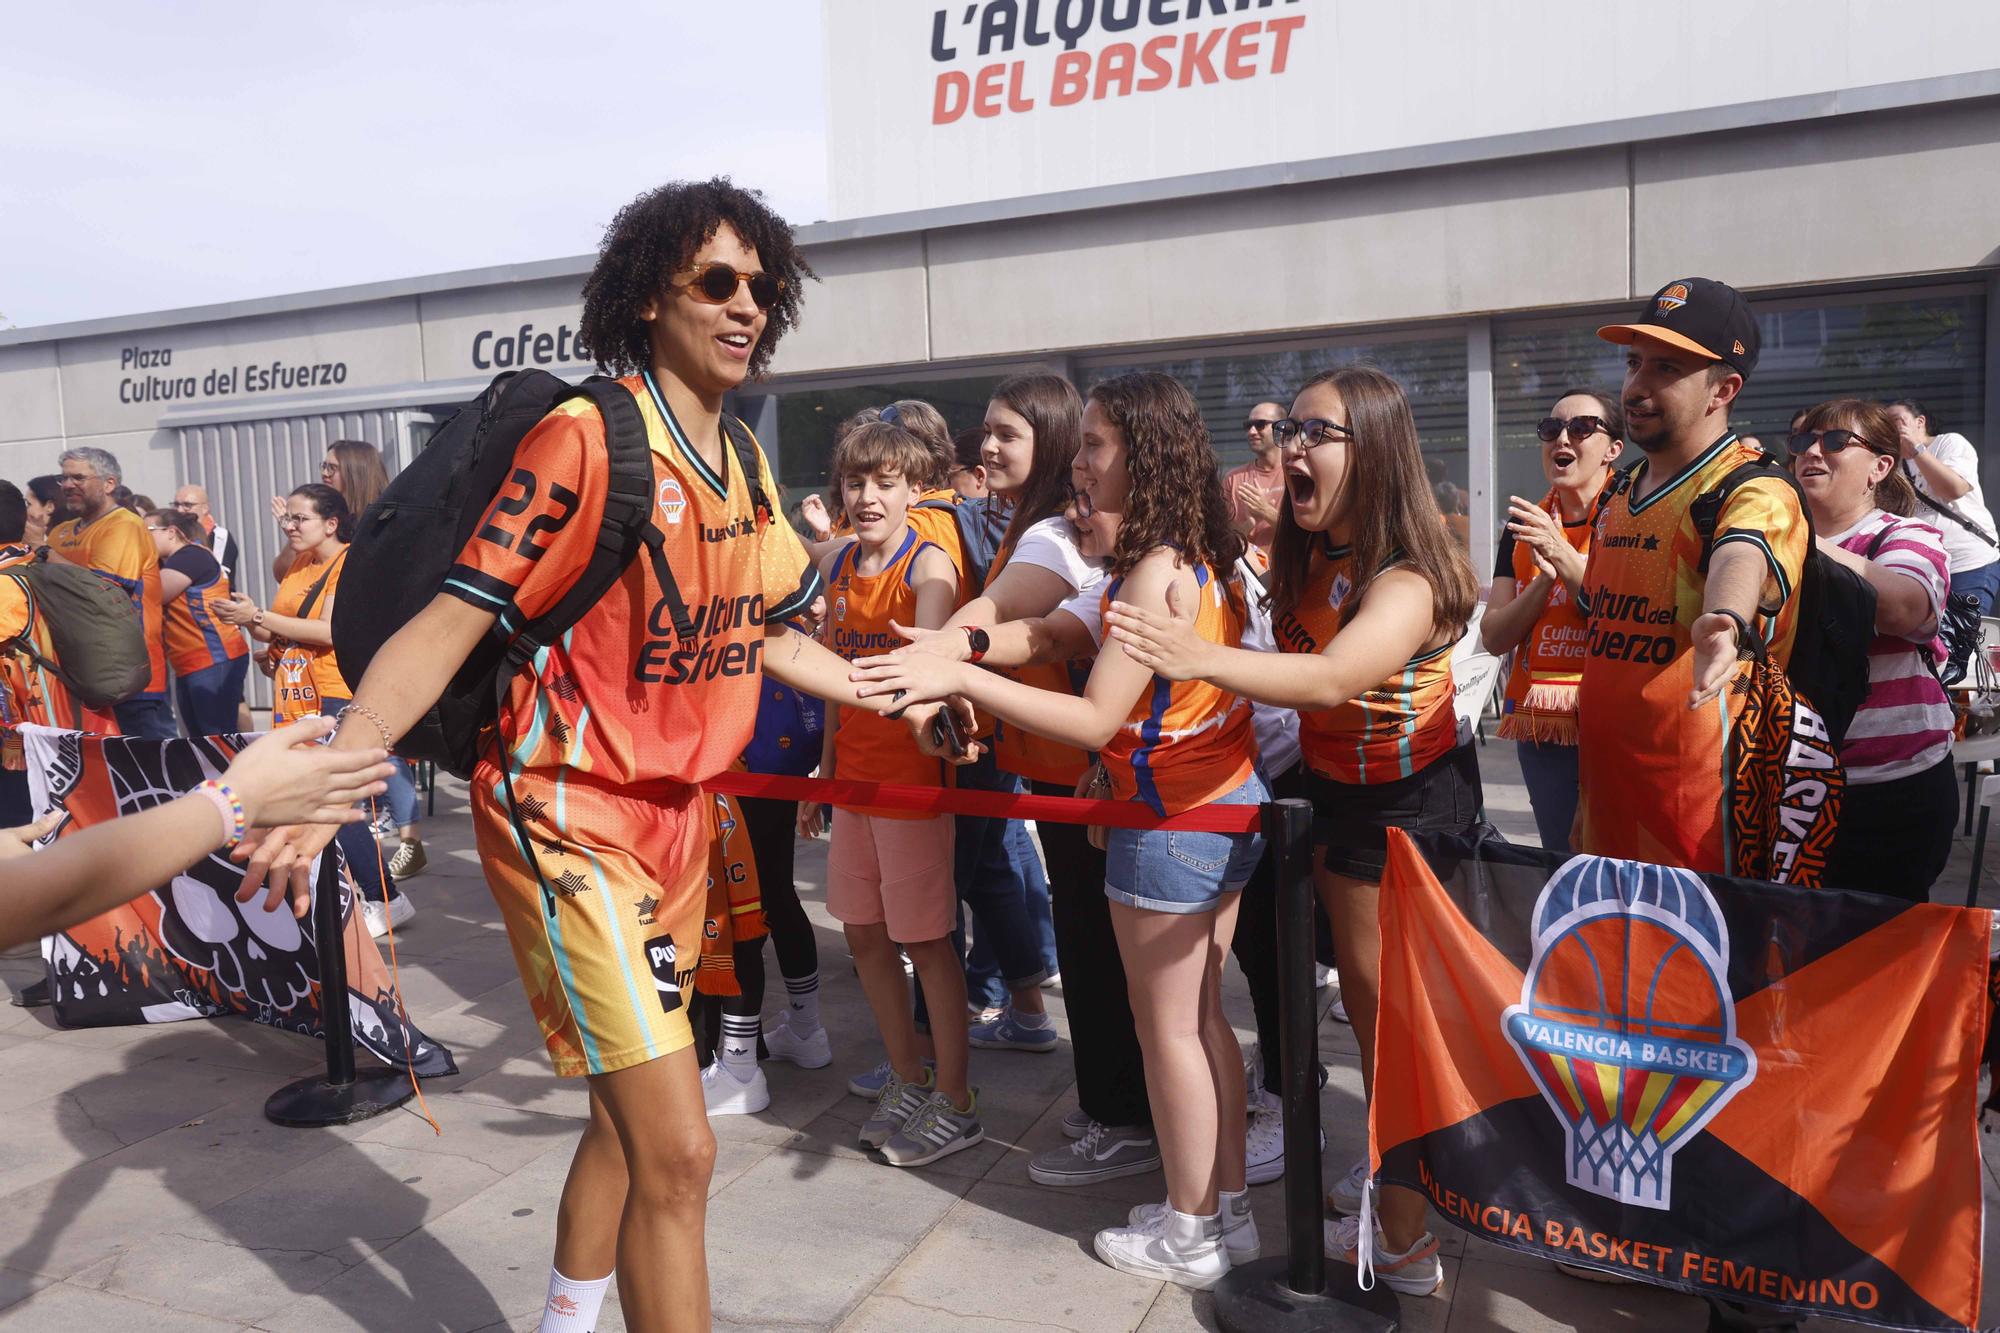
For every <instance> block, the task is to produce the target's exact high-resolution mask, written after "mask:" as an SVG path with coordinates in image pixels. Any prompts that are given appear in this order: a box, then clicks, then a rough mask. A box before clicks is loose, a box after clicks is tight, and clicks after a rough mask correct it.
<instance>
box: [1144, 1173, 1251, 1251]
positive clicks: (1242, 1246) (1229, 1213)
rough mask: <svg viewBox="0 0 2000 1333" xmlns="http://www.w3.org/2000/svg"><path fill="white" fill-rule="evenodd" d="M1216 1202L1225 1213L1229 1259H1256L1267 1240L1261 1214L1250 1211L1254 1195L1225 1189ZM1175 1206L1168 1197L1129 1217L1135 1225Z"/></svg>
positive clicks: (1222, 1212) (1149, 1220)
mask: <svg viewBox="0 0 2000 1333" xmlns="http://www.w3.org/2000/svg"><path fill="white" fill-rule="evenodd" d="M1215 1203H1216V1210H1217V1211H1218V1212H1220V1213H1221V1214H1222V1247H1223V1248H1224V1249H1226V1250H1228V1251H1229V1262H1230V1263H1231V1264H1247V1263H1254V1262H1255V1261H1256V1260H1257V1258H1258V1257H1259V1256H1261V1255H1262V1254H1263V1253H1264V1242H1263V1240H1262V1239H1260V1238H1259V1237H1258V1235H1257V1217H1256V1215H1255V1214H1254V1213H1252V1212H1251V1211H1250V1196H1249V1195H1248V1194H1247V1193H1245V1192H1244V1191H1242V1190H1238V1191H1236V1193H1234V1194H1231V1193H1229V1192H1228V1191H1227V1190H1224V1191H1223V1192H1222V1193H1220V1194H1218V1195H1216V1196H1215ZM1172 1206H1173V1205H1172V1204H1169V1203H1166V1202H1164V1201H1162V1202H1160V1203H1142V1204H1140V1205H1139V1206H1138V1207H1136V1208H1134V1209H1133V1210H1132V1212H1131V1214H1130V1216H1128V1217H1127V1218H1126V1219H1125V1220H1126V1221H1127V1222H1128V1223H1130V1224H1131V1225H1132V1226H1135V1227H1138V1226H1145V1225H1146V1224H1147V1223H1149V1222H1152V1221H1154V1220H1156V1219H1158V1218H1159V1217H1161V1216H1162V1215H1163V1214H1165V1213H1166V1211H1167V1210H1168V1209H1169V1208H1171V1207H1172Z"/></svg>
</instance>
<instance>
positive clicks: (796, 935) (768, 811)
mask: <svg viewBox="0 0 2000 1333" xmlns="http://www.w3.org/2000/svg"><path fill="white" fill-rule="evenodd" d="M737 804H738V805H740V806H741V807H742V808H743V822H744V823H745V824H747V825H749V827H750V854H751V856H752V857H753V858H754V859H755V860H756V862H757V887H758V890H759V892H761V893H762V895H763V898H764V919H765V920H766V921H767V922H768V923H769V924H770V927H771V947H772V948H773V949H774V950H775V951H776V952H777V955H778V973H779V975H780V976H787V977H807V976H811V975H812V974H813V973H814V972H817V971H818V970H819V941H818V940H817V939H816V938H814V936H813V926H812V922H811V920H809V919H808V918H807V916H806V909H805V908H804V907H803V906H802V905H801V904H800V903H799V886H798V883H797V882H796V880H794V878H793V875H794V870H793V866H794V864H795V857H796V853H797V851H798V844H797V843H796V842H795V841H794V839H796V838H797V836H798V822H799V803H798V802H797V801H773V800H769V799H766V798H764V797H761V796H745V797H742V798H740V799H739V800H738V801H737ZM735 957H736V983H737V985H739V986H740V987H742V991H743V993H742V994H740V995H732V996H730V997H729V998H728V999H726V1000H724V1001H723V1003H722V1011H723V1012H724V1013H730V1014H759V1013H762V1012H763V1011H764V941H762V940H750V941H747V942H745V941H739V942H738V943H737V945H736V954H735Z"/></svg>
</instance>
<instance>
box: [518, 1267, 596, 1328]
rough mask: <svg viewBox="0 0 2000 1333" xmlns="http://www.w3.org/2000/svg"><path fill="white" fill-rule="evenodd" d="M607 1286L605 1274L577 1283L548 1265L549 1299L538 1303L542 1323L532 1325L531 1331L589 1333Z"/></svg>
mask: <svg viewBox="0 0 2000 1333" xmlns="http://www.w3.org/2000/svg"><path fill="white" fill-rule="evenodd" d="M610 1286H611V1275H610V1274H609V1273H607V1274H605V1275H604V1276H603V1277H601V1278H598V1279H597V1280H596V1281H594V1282H578V1281H577V1280H576V1279H575V1278H568V1277H564V1276H563V1275H562V1274H561V1273H559V1272H557V1271H556V1270H555V1269H553V1268H551V1269H550V1270H549V1298H548V1300H547V1301H546V1302H544V1303H543V1305H542V1322H541V1323H539V1324H537V1325H535V1333H591V1330H592V1329H594V1328H596V1327H597V1312H598V1311H599V1310H602V1309H603V1308H604V1293H605V1291H606V1290H608V1289H609V1288H610Z"/></svg>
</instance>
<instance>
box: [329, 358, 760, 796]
mask: <svg viewBox="0 0 2000 1333" xmlns="http://www.w3.org/2000/svg"><path fill="white" fill-rule="evenodd" d="M572 398H587V399H589V400H590V402H591V403H592V404H593V405H595V406H596V408H597V411H598V413H599V415H601V416H602V417H603V418H604V442H605V448H606V449H607V451H608V452H609V455H610V478H609V482H608V487H607V494H606V496H605V500H604V524H603V528H602V530H601V531H600V532H599V534H598V538H597V546H596V548H595V549H594V550H593V551H592V552H591V557H590V563H589V564H588V565H587V566H586V567H585V568H584V571H583V572H582V573H581V574H579V575H578V576H577V580H576V582H575V584H574V585H572V586H571V588H570V590H569V591H568V592H567V593H565V594H564V595H563V597H562V598H561V600H559V601H558V602H557V603H556V604H555V605H554V606H553V607H551V608H550V609H549V610H548V612H547V613H546V614H544V615H543V616H541V617H540V618H539V619H536V620H533V621H530V622H529V623H528V624H526V625H523V626H521V627H520V628H519V629H516V630H514V631H512V633H511V634H509V633H507V632H505V631H503V630H501V629H500V628H499V624H500V622H498V621H496V622H495V628H494V632H493V634H492V635H490V636H488V638H487V639H486V640H485V641H484V642H483V643H481V644H480V646H479V647H478V648H476V649H474V650H473V652H472V654H471V655H470V656H469V657H467V658H466V660H465V664H464V665H463V666H461V667H460V668H459V671H458V674H457V675H456V676H454V677H453V678H452V681H451V684H450V685H448V686H446V687H445V691H444V694H443V695H442V696H440V697H439V699H438V701H437V703H436V705H435V706H433V707H432V709H431V710H430V711H429V712H428V713H426V714H425V715H424V718H423V720H422V721H420V722H418V723H417V725H416V726H414V727H412V728H411V729H410V731H409V733H408V734H407V735H405V736H404V737H403V739H402V741H401V742H400V743H399V744H398V745H397V747H396V752H397V754H399V755H400V756H402V757H403V758H405V759H416V760H430V761H431V762H433V763H436V764H437V765H438V766H439V767H441V768H443V769H444V770H445V771H447V772H449V773H454V774H456V775H457V776H459V777H469V776H470V775H471V773H472V768H473V765H474V764H476V763H477V762H478V759H479V755H480V751H481V749H482V741H483V739H484V735H485V732H486V729H487V728H488V727H491V726H493V725H494V724H495V723H496V721H497V720H498V717H499V710H500V705H501V702H502V700H504V699H505V697H506V693H507V687H508V685H509V683H510V682H511V681H512V680H513V678H514V674H515V672H517V671H519V670H521V669H522V668H523V667H526V666H528V665H529V664H530V663H531V662H532V661H533V660H534V658H535V655H536V654H537V653H539V652H540V651H541V650H542V649H543V648H545V647H547V646H548V645H550V644H552V643H554V642H555V641H556V640H558V639H560V638H561V637H562V636H563V635H564V634H566V633H568V631H569V630H570V628H571V627H572V626H574V625H575V624H576V623H577V621H579V620H581V619H582V618H583V616H584V613H585V612H587V611H588V610H589V609H590V608H591V607H593V606H595V605H596V604H597V602H598V601H599V600H600V599H602V598H603V596H604V595H605V594H606V593H607V592H609V591H610V590H611V587H612V585H613V584H615V583H616V582H617V581H618V578H619V576H620V575H621V574H623V573H624V572H625V567H626V566H627V565H629V564H631V563H632V561H633V560H634V559H635V558H636V557H637V556H638V553H639V551H640V549H641V548H642V547H643V548H644V549H645V550H646V551H647V552H648V553H649V554H650V556H651V558H652V561H653V574H654V577H655V578H656V579H657V580H658V582H659V585H660V592H661V596H662V598H663V599H664V600H665V602H666V603H667V608H668V611H669V613H670V614H671V615H672V617H673V622H674V630H675V632H676V633H677V634H678V635H679V636H680V637H681V638H683V639H692V638H693V637H694V635H695V627H694V621H693V619H692V617H690V616H689V614H688V609H687V604H686V603H685V602H684V601H683V600H682V598H681V593H680V588H679V585H678V584H677V583H676V582H675V580H674V575H673V570H671V569H670V568H668V565H667V558H666V554H665V551H664V549H663V546H662V541H663V538H662V536H661V533H660V530H659V528H658V527H656V526H655V525H654V523H653V501H654V494H653V461H652V449H651V445H650V443H649V441H648V439H647V435H646V423H645V418H644V417H642V416H641V415H640V412H639V405H638V402H637V401H636V400H635V399H634V398H633V396H632V394H631V392H630V391H628V390H627V389H626V388H625V387H624V386H623V385H621V384H619V383H618V382H617V381H616V380H613V379H608V378H605V377H603V376H596V375H593V376H592V377H591V378H589V379H587V380H585V381H584V382H583V383H581V384H578V385H570V384H568V383H566V382H565V381H563V380H560V379H558V378H556V377H555V376H554V375H551V374H549V373H548V372H547V371H542V370H523V371H509V372H508V373H506V374H504V375H500V376H498V377H497V378H495V379H494V381H493V382H492V383H491V384H489V385H488V386H487V387H486V391H485V392H484V393H482V394H480V395H479V397H477V398H475V399H473V400H472V401H471V402H469V403H467V404H466V405H465V406H464V407H461V408H460V409H459V410H458V411H457V412H455V413H453V414H452V416H451V418H450V420H448V421H446V422H445V423H444V425H443V426H442V427H440V428H439V429H438V432H437V434H436V435H434V436H432V437H431V441H430V443H429V445H428V446H427V447H426V448H425V449H424V451H423V452H422V453H420V454H418V455H417V457H416V458H415V459H413V460H411V462H410V465H409V466H408V467H406V468H404V469H403V470H402V471H401V472H400V473H398V474H397V476H396V479H395V480H394V481H392V482H390V483H389V487H388V489H387V490H385V491H383V492H382V495H381V498H380V499H378V500H376V501H375V503H374V504H372V505H370V506H368V509H367V511H366V512H365V513H363V514H362V516H361V521H360V522H359V523H358V524H357V525H356V528H355V534H354V542H353V545H352V546H351V547H350V548H349V550H348V556H347V568H346V570H345V572H344V573H343V574H342V575H341V585H340V591H341V595H340V597H339V599H338V600H336V601H335V602H334V604H333V643H334V652H335V655H336V656H337V658H338V660H339V662H340V674H341V675H342V676H343V677H344V678H345V679H346V680H347V681H348V682H349V683H350V684H352V685H359V684H360V682H361V678H362V677H363V676H364V675H366V674H367V671H368V664H369V663H370V662H371V661H373V660H374V658H375V654H376V653H377V652H379V651H380V650H381V648H382V645H383V644H385V643H387V642H388V641H389V638H390V636H392V635H393V634H395V633H396V631H397V630H400V629H401V628H402V627H403V626H404V625H405V624H407V623H408V622H409V621H410V619H411V618H413V617H414V616H415V615H416V614H417V612H419V611H421V610H423V609H424V608H425V607H426V606H428V605H430V603H431V600H432V599H433V598H434V597H436V596H437V593H438V590H439V589H440V588H441V587H443V586H444V581H445V577H446V575H447V574H448V573H449V572H450V570H451V567H452V565H453V564H454V563H455V562H456V561H457V560H458V557H459V554H460V552H462V551H463V550H464V549H465V546H466V543H467V542H469V541H471V540H472V535H473V531H474V529H475V528H476V527H477V526H478V524H479V522H480V520H481V519H482V518H484V517H485V514H486V511H487V510H488V509H489V508H490V507H491V506H492V503H493V500H494V497H496V496H497V495H499V494H500V491H501V489H502V487H503V486H504V485H505V484H506V483H507V480H508V478H509V477H510V476H511V470H512V468H513V464H514V452H515V449H516V447H517V446H518V445H519V444H520V442H521V439H522V437H524V436H525V435H527V433H528V432H529V431H530V430H532V429H533V428H534V427H535V425H536V424H537V423H538V422H540V421H541V420H542V418H543V417H546V416H547V415H548V414H549V413H550V412H551V411H553V410H554V409H555V408H556V407H557V406H559V405H560V404H562V403H564V402H567V401H568V400H569V399H572ZM723 428H724V431H725V433H726V434H727V435H728V437H729V442H730V445H731V446H732V447H733V448H734V449H735V451H736V456H737V459H738V461H739V463H740V464H741V466H742V469H743V475H744V476H745V477H746V478H748V480H749V483H750V487H751V502H752V503H753V505H754V506H755V507H756V514H757V524H758V526H759V527H763V526H764V525H766V524H767V523H769V522H770V518H771V512H772V511H771V505H770V501H769V499H768V498H767V497H766V496H765V493H764V488H763V482H762V480H761V478H760V477H759V474H758V469H757V446H756V443H755V442H754V441H753V440H752V438H751V436H750V432H749V430H748V429H747V428H745V427H744V425H743V423H742V422H740V421H738V420H736V419H735V418H734V417H731V416H727V415H725V416H724V417H723ZM502 767H503V769H504V768H505V765H502ZM510 785H511V784H510Z"/></svg>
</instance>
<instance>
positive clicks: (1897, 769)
mask: <svg viewBox="0 0 2000 1333" xmlns="http://www.w3.org/2000/svg"><path fill="white" fill-rule="evenodd" d="M1885 529H1887V530H1888V536H1887V537H1886V538H1884V540H1883V542H1882V545H1881V547H1880V548H1879V549H1877V550H1876V552H1875V553H1874V554H1873V555H1872V556H1870V555H1869V554H1868V548H1869V546H1870V545H1871V544H1872V543H1873V542H1874V540H1875V537H1876V534H1878V533H1880V532H1882V531H1884V530H1885ZM1828 540H1830V541H1832V542H1833V543H1834V544H1835V545H1836V546H1838V547H1840V549H1841V550H1843V551H1849V552H1852V553H1853V554H1855V555H1859V556H1866V557H1867V558H1869V559H1871V560H1873V561H1874V562H1875V563H1876V564H1878V565H1882V566H1884V567H1885V568H1888V569H1893V570H1895V571H1896V572H1897V573H1898V574H1902V575H1905V576H1906V577H1908V578H1913V579H1915V580H1916V581H1917V583H1918V584H1919V585H1920V586H1921V587H1922V588H1923V590H1924V596H1925V597H1926V598H1927V599H1928V601H1929V603H1930V616H1929V617H1928V618H1927V619H1926V620H1925V622H1924V625H1923V627H1922V628H1921V629H1919V630H1916V631H1913V632H1912V633H1910V634H1908V635H1895V634H1877V635H1876V636H1875V640H1874V642H1873V643H1871V644H1869V645H1868V697H1867V698H1866V699H1864V700H1862V702H1861V707H1860V709H1859V711H1857V712H1856V713H1855V714H1854V721H1853V723H1851V724H1850V725H1849V726H1848V728H1847V741H1846V743H1845V744H1844V745H1842V746H1841V747H1840V760H1841V763H1843V764H1844V765H1846V767H1847V780H1848V782H1850V783H1862V784H1866V783H1875V782H1892V781H1894V780H1895V779H1897V778H1906V777H1909V776H1910V775H1911V774H1913V773H1921V772H1923V771H1924V770H1926V769H1928V768H1930V767H1931V766H1932V765H1934V764H1936V763H1937V762H1938V761H1939V760H1941V759H1943V758H1944V757H1945V755H1947V754H1949V753H1950V751H1951V727H1952V718H1951V703H1950V701H1949V700H1948V699H1947V698H1946V697H1945V692H1944V686H1942V685H1940V684H1938V679H1937V676H1936V675H1935V674H1933V673H1932V671H1931V666H1930V663H1929V662H1926V661H1925V660H1924V658H1925V654H1927V653H1928V654H1932V655H1933V656H1932V659H1931V660H1932V661H1937V660H1939V659H1941V658H1942V657H1943V656H1944V647H1943V644H1941V643H1940V642H1939V641H1938V638H1937V617H1938V610H1939V608H1941V607H1942V606H1943V605H1944V599H1945V593H1946V590H1947V589H1948V588H1949V587H1950V584H1951V579H1950V575H1949V573H1948V572H1947V570H1948V567H1947V562H1946V557H1945V550H1944V539H1943V537H1941V536H1940V535H1939V534H1938V531H1937V529H1936V528H1933V527H1931V526H1930V525H1928V524H1926V523H1921V522H1918V521H1917V520H1915V519H1909V518H1897V517H1896V516H1895V515H1894V514H1890V513H1886V512H1884V511H1883V510H1880V509H1876V510H1873V511H1871V512H1870V513H1869V515H1868V517H1866V518H1864V519H1862V520H1861V522H1859V523H1857V524H1855V525H1854V526H1853V527H1852V528H1849V529H1848V530H1847V531H1846V532H1843V533H1840V534H1838V535H1836V536H1833V537H1831V538H1829V539H1828Z"/></svg>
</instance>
